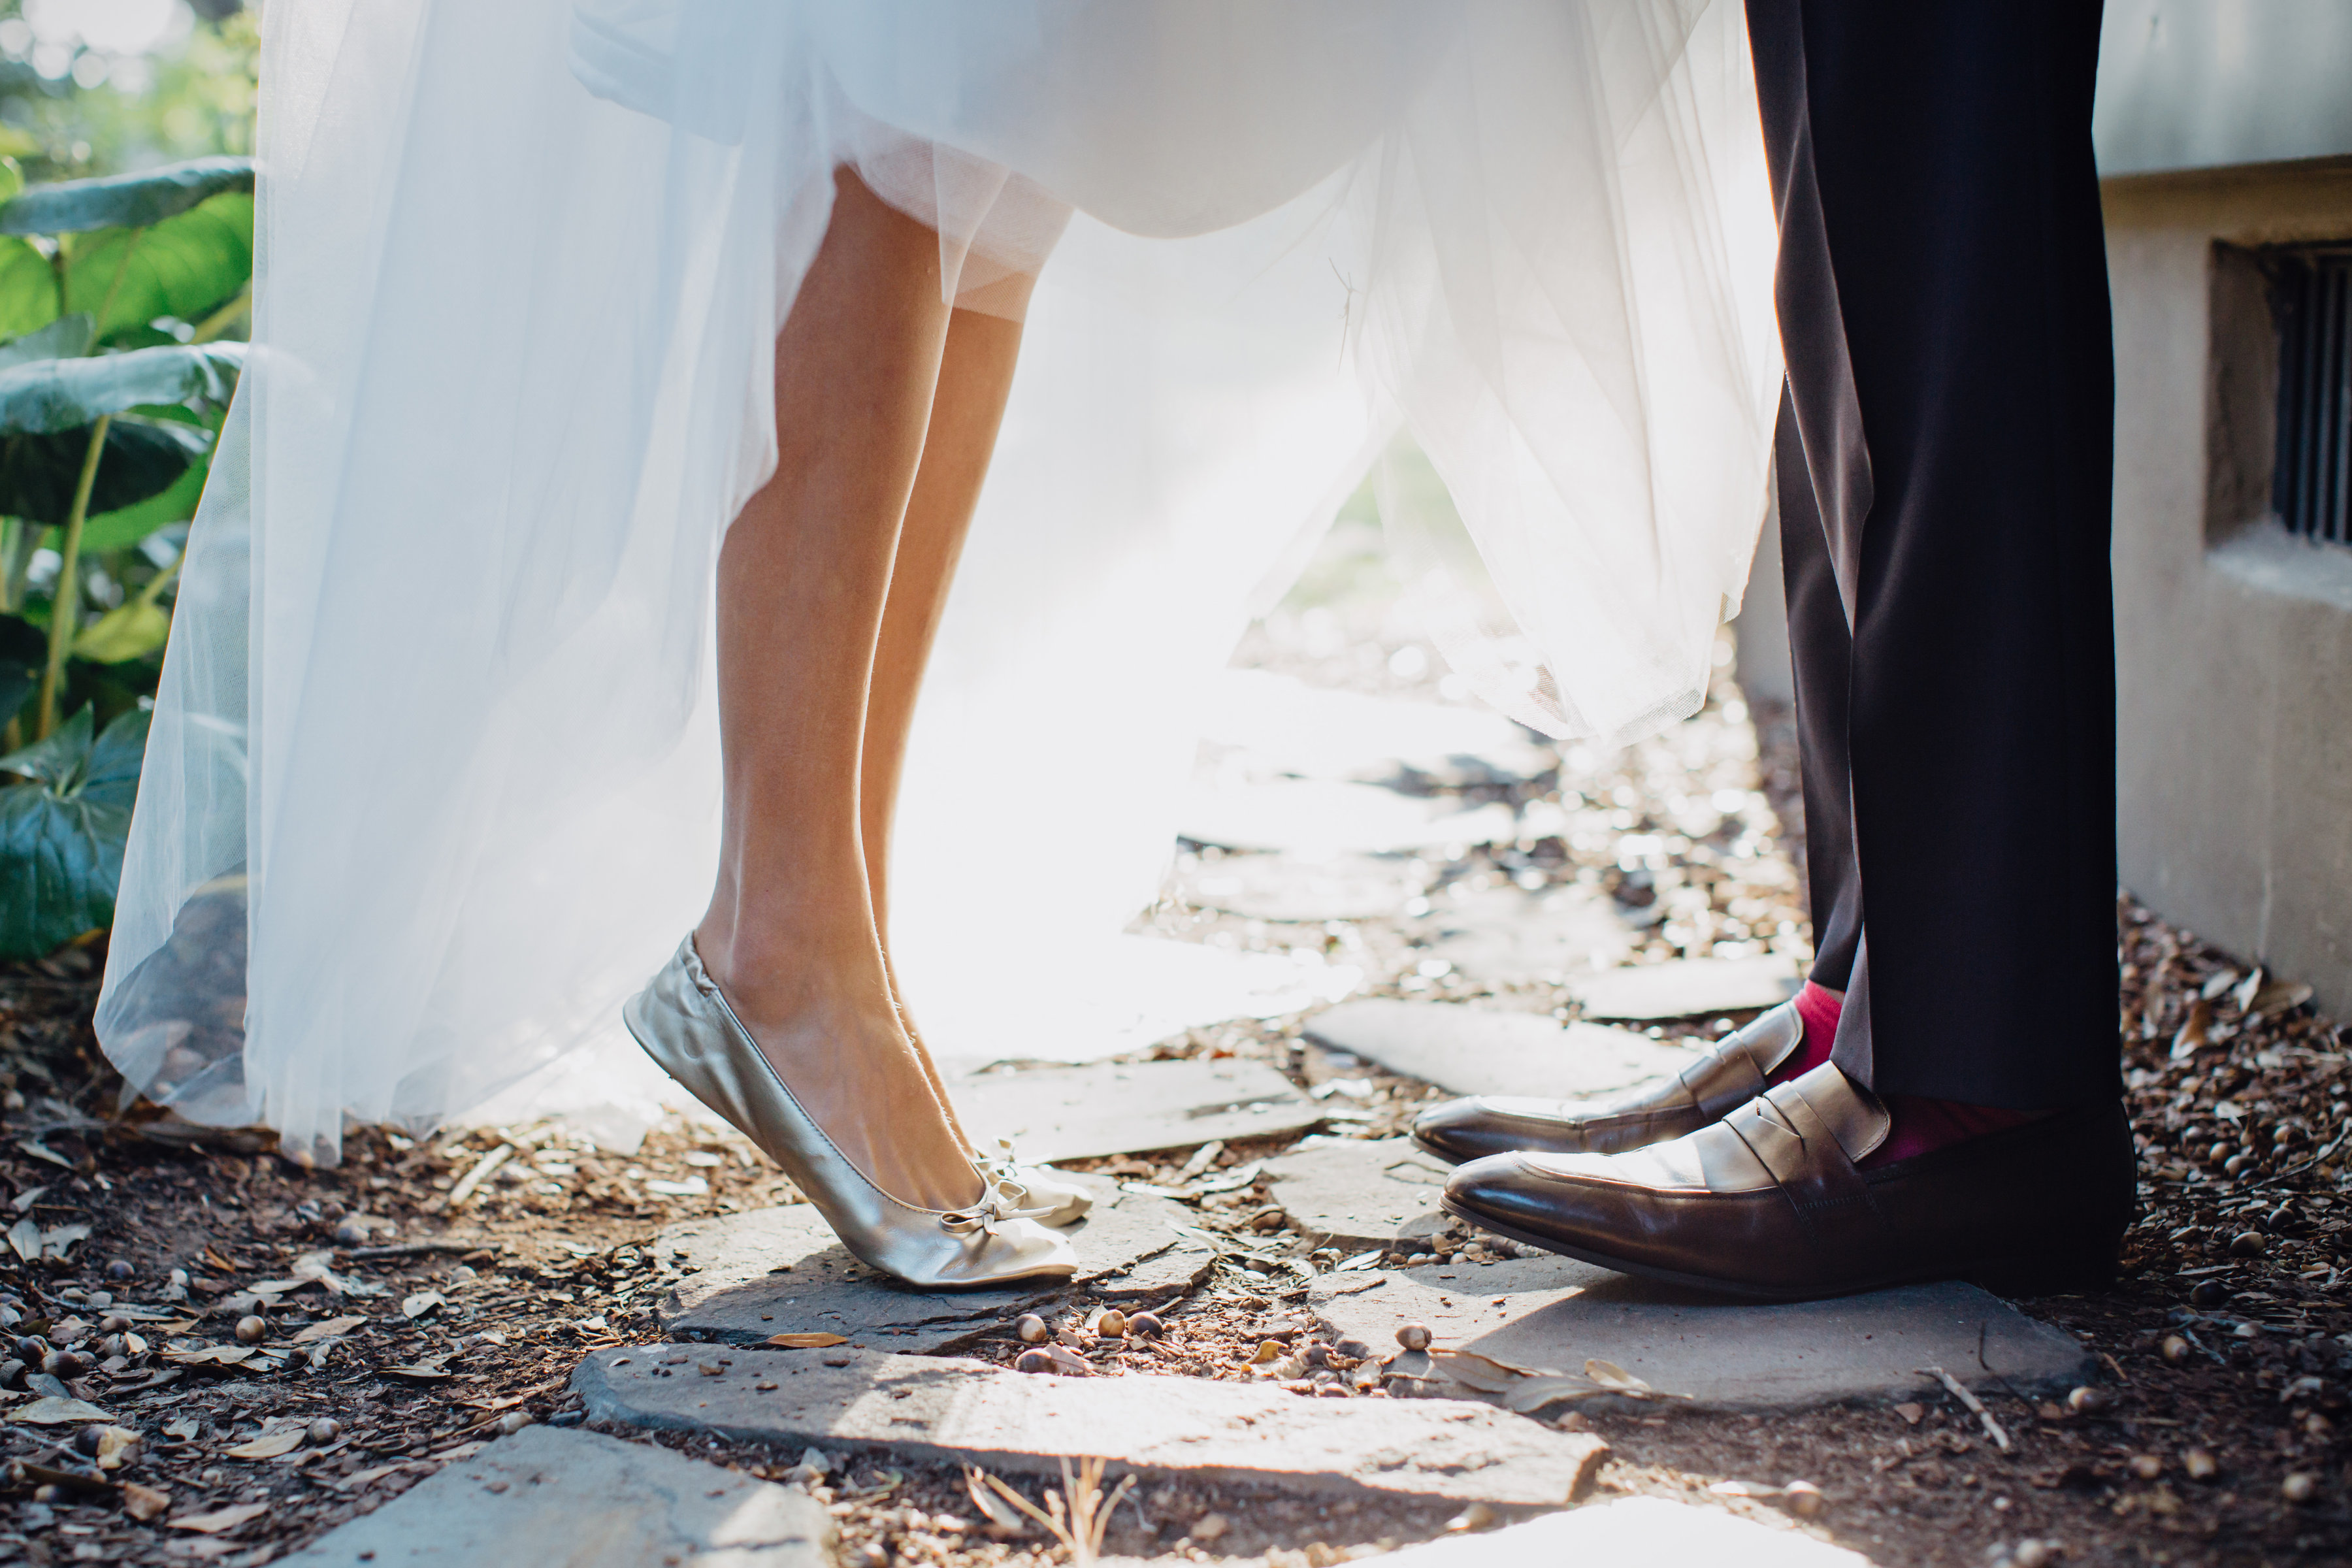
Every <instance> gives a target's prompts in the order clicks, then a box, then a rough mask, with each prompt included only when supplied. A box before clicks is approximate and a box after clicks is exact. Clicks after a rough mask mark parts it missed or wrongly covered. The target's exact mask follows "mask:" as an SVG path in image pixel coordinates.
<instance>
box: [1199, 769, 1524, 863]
mask: <svg viewBox="0 0 2352 1568" xmlns="http://www.w3.org/2000/svg"><path fill="white" fill-rule="evenodd" d="M1176 833H1177V837H1181V838H1189V839H1192V841H1193V842H1194V843H1196V844H1216V845H1221V846H1223V847H1225V848H1227V849H1281V850H1287V851H1292V852H1295V853H1298V854H1319V855H1336V854H1341V853H1345V852H1348V851H1356V852H1360V853H1364V854H1374V855H1393V854H1399V853H1402V852H1403V851H1406V850H1411V849H1434V848H1439V847H1444V846H1448V845H1457V844H1458V845H1467V846H1473V847H1475V846H1477V845H1481V844H1507V843H1509V842H1511V841H1512V840H1514V839H1516V838H1517V837H1518V836H1519V819H1518V815H1517V813H1516V812H1514V811H1512V809H1511V808H1510V807H1509V806H1507V805H1503V804H1502V803H1500V802H1499V801H1497V802H1490V803H1489V804H1487V805H1476V806H1470V807H1467V808H1465V806H1464V805H1462V803H1461V802H1460V801H1459V800H1457V799H1454V798H1451V797H1448V796H1444V795H1426V796H1424V795H1399V794H1397V793H1396V792H1395V791H1394V790H1388V789H1382V788H1381V787H1380V786H1379V785H1377V784H1339V783H1335V782H1332V781H1330V780H1326V779H1276V780H1272V781H1269V782H1266V783H1263V784H1237V785H1234V787H1231V788H1222V789H1221V788H1218V787H1215V785H1214V784H1209V785H1202V784H1199V783H1197V782H1196V783H1195V784H1194V785H1193V787H1192V791H1191V792H1190V793H1189V794H1188V795H1186V796H1185V799H1184V807H1183V815H1182V816H1181V818H1180V819H1179V820H1178V822H1177V825H1176Z"/></svg>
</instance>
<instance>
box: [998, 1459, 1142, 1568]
mask: <svg viewBox="0 0 2352 1568" xmlns="http://www.w3.org/2000/svg"><path fill="white" fill-rule="evenodd" d="M1059 1462H1060V1464H1061V1467H1062V1490H1061V1491H1059V1492H1057V1491H1054V1490H1052V1489H1047V1491H1046V1493H1045V1507H1044V1508H1043V1509H1041V1508H1039V1507H1038V1506H1037V1505H1036V1504H1035V1503H1034V1502H1031V1501H1030V1500H1028V1499H1027V1498H1025V1497H1023V1496H1022V1495H1021V1494H1020V1493H1019V1492H1017V1491H1015V1490H1013V1489H1012V1488H1011V1487H1009V1486H1006V1485H1005V1484H1004V1483H1003V1481H1001V1480H999V1479H996V1478H995V1477H994V1476H992V1475H990V1474H989V1473H988V1472H987V1471H986V1470H983V1469H981V1468H978V1467H976V1466H975V1467H974V1468H971V1470H969V1471H967V1472H966V1473H965V1477H964V1479H965V1484H966V1485H967V1486H969V1487H970V1488H971V1493H972V1497H973V1499H974V1500H979V1499H980V1498H981V1495H982V1494H981V1490H980V1486H979V1483H980V1482H982V1481H985V1482H987V1483H988V1485H989V1486H990V1487H991V1488H992V1489H994V1490H995V1492H996V1494H997V1495H998V1496H999V1497H1002V1498H1003V1500H1005V1501H1006V1502H1009V1503H1011V1504H1012V1505H1013V1507H1014V1508H1017V1509H1019V1510H1021V1511H1022V1512H1023V1513H1025V1514H1027V1515H1028V1516H1029V1517H1030V1518H1031V1519H1034V1520H1035V1521H1037V1522H1038V1523H1040V1524H1042V1525H1044V1526H1045V1528H1046V1529H1047V1530H1049V1531H1052V1532H1053V1535H1054V1539H1055V1540H1056V1541H1058V1542H1061V1543H1062V1544H1063V1545H1064V1546H1065V1547H1066V1548H1067V1549H1068V1550H1069V1553H1070V1562H1071V1563H1073V1564H1074V1568H1093V1563H1094V1562H1095V1560H1096V1559H1097V1558H1098V1557H1100V1556H1101V1555H1102V1544H1103V1535H1104V1532H1105V1531H1108V1530H1109V1529H1110V1516H1111V1513H1112V1511H1113V1510H1116V1509H1117V1508H1118V1500H1119V1499H1121V1498H1123V1497H1125V1496H1126V1495H1127V1492H1128V1489H1129V1488H1130V1487H1132V1486H1134V1485H1135V1476H1134V1474H1133V1472H1129V1474H1127V1475H1125V1476H1123V1477H1121V1478H1120V1479H1119V1483H1118V1485H1117V1486H1116V1487H1113V1488H1112V1489H1111V1493H1110V1496H1109V1497H1108V1499H1106V1498H1105V1497H1104V1496H1103V1491H1102V1475H1103V1464H1104V1461H1102V1460H1100V1459H1080V1460H1079V1461H1078V1472H1077V1474H1076V1476H1075V1477H1074V1476H1072V1475H1071V1474H1070V1461H1069V1460H1068V1459H1066V1458H1065V1459H1062V1460H1061V1461H1059ZM1064 1493H1067V1494H1068V1496H1069V1504H1068V1507H1067V1509H1066V1510H1065V1508H1064V1506H1063V1502H1062V1498H1063V1494H1064Z"/></svg>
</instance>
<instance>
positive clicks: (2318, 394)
mask: <svg viewBox="0 0 2352 1568" xmlns="http://www.w3.org/2000/svg"><path fill="white" fill-rule="evenodd" d="M2270 259H2271V262H2272V267H2271V277H2272V280H2273V286H2274V288H2275V290H2276V292H2275V294H2274V296H2273V299H2274V300H2275V305H2276V310H2277V313H2278V328H2279V387H2278V469H2277V472H2276V473H2275V474H2274V475H2273V479H2272V484H2271V496H2272V500H2273V501H2274V502H2275V503H2276V505H2277V507H2278V513H2279V517H2280V519H2281V520H2282V521H2284V522H2285V524H2286V525H2287V527H2288V528H2289V529H2291V530H2293V531H2294V532H2296V533H2299V534H2301V535H2303V536H2304V537H2305V538H2306V539H2325V540H2330V541H2333V542H2336V543H2338V544H2352V251H2347V250H2345V249H2343V248H2341V247H2328V248H2325V249H2321V248H2316V247H2294V248H2283V249H2280V250H2275V251H2273V252H2272V253H2271V258H2270Z"/></svg>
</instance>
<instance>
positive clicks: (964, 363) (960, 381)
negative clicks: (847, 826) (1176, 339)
mask: <svg viewBox="0 0 2352 1568" xmlns="http://www.w3.org/2000/svg"><path fill="white" fill-rule="evenodd" d="M1030 281H1032V280H1031V279H1026V278H1014V279H1006V280H1005V282H1004V283H1000V284H998V285H996V286H995V287H996V289H998V290H999V291H1003V290H1004V289H1005V288H1006V285H1007V284H1017V285H1018V286H1019V289H1020V297H1019V298H1007V299H1004V300H1002V303H1003V304H1004V305H1005V306H1007V307H1009V310H1010V313H1009V315H993V314H989V313H986V312H983V311H980V310H956V311H955V312H954V313H953V315H952V317H951V318H950V323H949V326H948V334H947V343H946V347H945V350H944V352H943V353H941V355H940V375H939V391H938V394H937V395H935V396H934V397H933V398H932V400H931V417H930V426H929V432H928V434H927V435H926V437H925V439H924V443H923V457H922V463H921V466H920V467H919V468H918V469H917V470H916V474H915V487H914V491H913V494H912V496H911V497H910V499H909V500H908V503H907V521H906V525H905V526H904V527H903V528H901V529H900V530H899V532H898V559H897V561H896V563H894V565H893V567H892V570H891V574H890V594H889V598H888V600H887V603H886V604H885V605H884V607H883V612H882V633H881V637H880V638H879V640H878V641H877V645H876V647H875V657H874V679H873V684H872V687H871V688H870V689H869V692H868V696H867V702H866V742H865V749H864V755H863V764H862V767H861V769H860V772H859V786H860V801H859V805H860V811H859V824H860V828H861V831H862V832H863V834H864V837H865V855H866V882H867V886H868V888H869V889H870V893H871V897H872V899H873V904H874V922H875V926H876V928H877V930H878V931H881V933H882V951H883V963H884V965H885V967H886V972H887V966H888V964H889V962H890V959H889V948H890V944H889V933H890V921H889V885H890V881H889V866H890V830H891V825H892V821H893V819H894V818H895V816H896V815H897V812H898V781H899V778H900V776H901V773H903V771H904V768H905V765H906V760H907V737H908V731H909V730H910V729H911V728H912V727H913V723H914V717H915V700H916V697H917V695H918V694H919V691H920V689H921V686H922V680H923V669H924V667H925V666H926V665H927V664H928V663H929V659H930V655H931V644H932V641H933V639H934V638H935V637H936V636H937V635H938V632H939V626H940V615H941V614H942V612H944V611H945V609H946V608H947V599H948V588H949V586H950V584H951V583H952V582H953V580H954V577H955V569H956V562H957V560H958V559H959V557H961V554H962V553H963V542H964V536H965V533H966V532H967V531H969V530H970V528H971V518H972V512H973V510H975V509H976V508H977V507H978V505H979V504H980V487H981V482H982V480H983V479H985V478H986V477H987V474H988V462H989V458H990V456H991V454H992V453H993V452H994V451H995V449H996V432H997V428H998V426H1000V425H1001V424H1002V423H1003V417H1004V404H1005V399H1006V397H1007V396H1008V395H1010V393H1011V391H1012V388H1013V364H1014V362H1015V360H1016V359H1017V358H1018V357H1019V354H1020V350H1021V322H1020V321H1019V320H1018V319H1017V318H1018V317H1019V315H1020V314H1021V307H1022V305H1024V303H1025V302H1026V295H1027V285H1028V284H1029V282H1030ZM889 980H890V984H891V985H892V988H893V991H894V993H895V992H896V988H897V984H898V977H897V975H896V973H889ZM902 1007H903V999H902ZM912 1027H913V1026H912V1021H911V1020H908V1028H909V1030H910V1032H911V1030H912ZM917 1054H918V1056H919V1058H920V1060H921V1061H922V1064H923V1067H924V1069H925V1071H926V1073H927V1075H928V1076H929V1079H930V1081H931V1084H932V1086H933V1088H934V1089H936V1090H937V1091H938V1093H939V1096H940V1102H941V1103H942V1104H943V1105H944V1104H947V1102H948V1095H947V1089H946V1088H945V1086H944V1085H942V1084H940V1080H939V1075H938V1072H937V1069H936V1068H934V1067H933V1066H932V1064H931V1060H930V1057H929V1053H928V1052H926V1051H923V1050H922V1049H921V1046H920V1042H919V1037H918V1044H917ZM948 1118H949V1121H950V1124H953V1123H954V1120H955V1111H954V1110H953V1108H952V1107H951V1106H950V1108H949V1110H948ZM958 1131H959V1132H961V1128H960V1127H959V1129H958Z"/></svg>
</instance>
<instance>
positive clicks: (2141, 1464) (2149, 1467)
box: [2131, 1454, 2164, 1481]
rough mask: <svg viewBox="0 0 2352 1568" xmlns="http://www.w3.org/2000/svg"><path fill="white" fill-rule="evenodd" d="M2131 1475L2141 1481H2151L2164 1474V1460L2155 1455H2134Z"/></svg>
mask: <svg viewBox="0 0 2352 1568" xmlns="http://www.w3.org/2000/svg"><path fill="white" fill-rule="evenodd" d="M2131 1473H2132V1474H2133V1475H2135V1476H2137V1477H2138V1478H2139V1479H2141V1480H2144V1481H2152V1480H2154V1479H2157V1478H2158V1476H2161V1475H2162V1474H2164V1460H2163V1459H2162V1458H2159V1457H2158V1456H2157V1455H2155V1454H2134V1455H2133V1456H2132V1457H2131Z"/></svg>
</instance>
